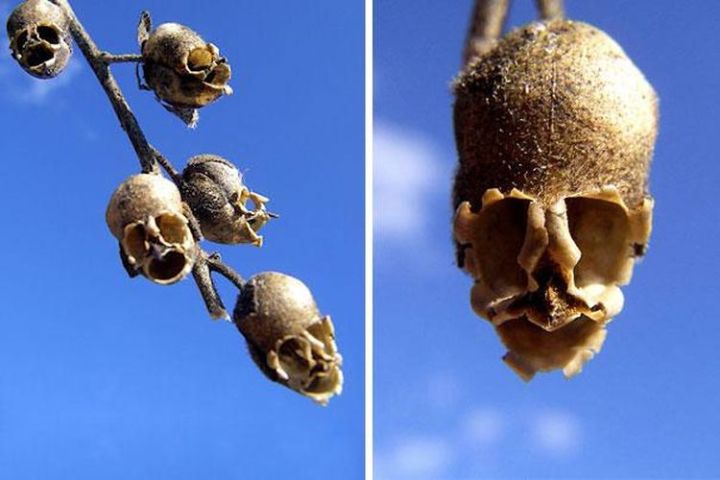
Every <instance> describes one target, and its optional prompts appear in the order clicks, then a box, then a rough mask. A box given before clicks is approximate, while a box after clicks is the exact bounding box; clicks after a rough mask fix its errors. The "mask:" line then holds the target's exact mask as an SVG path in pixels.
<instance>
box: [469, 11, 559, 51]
mask: <svg viewBox="0 0 720 480" xmlns="http://www.w3.org/2000/svg"><path fill="white" fill-rule="evenodd" d="M538 1H540V2H541V3H543V2H542V0H538ZM551 3H552V2H551ZM509 6H510V0H475V7H474V9H473V14H472V17H471V20H470V29H469V30H468V35H467V38H466V40H465V49H464V51H463V65H467V64H468V63H470V62H471V61H472V60H473V59H474V58H476V57H478V56H480V55H482V54H483V53H485V52H487V51H488V50H489V49H490V48H491V47H492V46H493V45H494V43H495V40H497V39H498V37H500V34H502V29H503V24H504V23H505V17H506V16H507V12H508V8H509Z"/></svg>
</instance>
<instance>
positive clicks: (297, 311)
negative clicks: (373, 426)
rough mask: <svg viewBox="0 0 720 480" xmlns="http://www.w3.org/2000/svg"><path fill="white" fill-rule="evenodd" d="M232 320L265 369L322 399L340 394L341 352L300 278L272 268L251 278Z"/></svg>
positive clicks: (329, 325) (274, 377) (273, 377)
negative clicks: (271, 270)
mask: <svg viewBox="0 0 720 480" xmlns="http://www.w3.org/2000/svg"><path fill="white" fill-rule="evenodd" d="M233 320H234V322H235V324H236V325H237V327H238V329H239V330H240V332H241V333H242V334H243V336H244V337H245V339H246V340H247V343H248V347H249V349H250V353H251V354H252V357H253V360H254V361H255V363H256V364H257V365H258V367H260V369H261V370H262V371H263V373H264V374H265V375H266V376H267V377H268V378H270V379H271V380H273V381H275V382H279V383H281V384H283V385H285V386H287V387H289V388H291V389H293V390H295V391H297V392H298V393H300V394H302V395H305V396H307V397H310V398H311V399H312V400H314V401H316V402H318V403H320V404H322V405H325V404H327V402H328V400H329V399H330V397H332V396H333V395H337V394H340V392H341V390H342V382H343V376H342V371H341V370H340V365H341V364H342V358H341V357H340V354H338V352H337V347H336V346H335V332H334V329H333V324H332V321H331V320H330V317H329V316H321V315H320V313H319V311H318V308H317V305H316V304H315V299H314V298H313V296H312V293H311V292H310V290H309V289H308V288H307V287H306V286H305V284H304V283H302V282H301V281H300V280H298V279H296V278H293V277H291V276H289V275H284V274H282V273H275V272H265V273H260V274H258V275H256V276H254V277H253V278H251V279H250V280H249V281H248V282H247V284H246V285H245V286H244V287H243V290H242V293H241V294H240V296H239V297H238V301H237V305H236V306H235V312H234V314H233Z"/></svg>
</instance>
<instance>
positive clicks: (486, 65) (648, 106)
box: [453, 20, 657, 380]
mask: <svg viewBox="0 0 720 480" xmlns="http://www.w3.org/2000/svg"><path fill="white" fill-rule="evenodd" d="M455 94H456V101H455V135H456V142H457V147H458V152H459V158H460V165H459V167H458V170H457V174H456V177H455V187H454V205H455V208H456V214H455V221H454V226H453V231H454V237H455V241H456V245H457V250H458V263H459V266H460V267H461V268H463V269H464V270H466V271H467V272H468V273H469V274H470V275H471V276H472V277H473V279H474V285H473V288H472V292H471V303H472V307H473V309H474V310H475V312H476V313H477V314H478V315H480V316H482V317H484V318H486V319H488V320H490V321H491V322H492V324H493V325H494V326H495V328H496V331H497V333H498V335H499V336H500V338H501V340H502V341H503V343H504V344H505V346H506V347H507V348H508V350H509V352H508V354H507V355H506V356H505V358H504V360H505V361H506V362H507V363H508V364H509V366H510V367H512V368H513V369H514V370H515V371H516V372H517V373H518V374H519V375H520V376H521V377H522V378H524V379H525V380H529V379H530V378H532V376H533V375H534V374H535V373H536V372H538V371H548V370H554V369H562V370H563V372H564V373H565V375H566V376H568V377H570V376H572V375H575V374H577V373H578V372H580V371H581V369H582V366H583V364H584V363H585V362H587V361H588V360H589V359H590V358H592V356H593V355H594V354H595V353H597V352H598V351H600V348H601V347H602V344H603V341H604V339H605V335H606V332H605V325H606V324H607V323H608V322H609V321H610V320H611V319H612V318H613V317H614V316H616V315H617V314H619V313H620V311H621V310H622V307H623V294H622V292H621V290H620V288H619V287H620V286H621V285H625V284H627V283H628V282H629V281H630V277H631V273H632V269H633V265H634V262H635V258H636V257H638V256H641V255H642V254H644V252H645V249H646V246H647V243H648V239H649V236H650V230H651V218H652V207H653V201H652V199H651V198H650V195H649V192H648V189H647V185H648V173H649V166H650V160H651V157H652V152H653V148H654V143H655V138H656V135H657V98H656V95H655V92H654V91H653V89H652V87H651V86H650V84H649V83H648V82H647V81H646V80H645V78H644V77H643V75H642V73H641V72H640V71H639V70H638V69H637V68H636V67H635V65H634V64H633V63H632V62H631V61H630V60H629V59H628V58H627V56H626V55H625V53H624V52H623V50H622V49H621V48H620V47H619V46H618V45H617V43H615V42H614V41H613V40H612V39H611V38H610V37H608V36H607V35H606V34H605V33H603V32H601V31H600V30H598V29H596V28H594V27H592V26H590V25H587V24H584V23H580V22H572V21H567V20H555V21H551V22H546V23H534V24H531V25H528V26H525V27H523V28H521V29H518V30H516V31H514V32H512V33H510V34H509V35H508V36H507V37H505V38H504V39H502V40H500V41H499V42H498V44H497V45H496V47H495V48H493V49H491V50H490V51H489V52H487V53H486V54H484V55H482V56H480V57H479V58H477V59H475V60H474V61H472V62H471V63H470V64H469V65H468V66H467V67H466V69H465V70H464V71H463V72H462V73H461V74H460V76H459V77H458V79H457V81H456V83H455Z"/></svg>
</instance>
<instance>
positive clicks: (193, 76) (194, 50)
mask: <svg viewBox="0 0 720 480" xmlns="http://www.w3.org/2000/svg"><path fill="white" fill-rule="evenodd" d="M141 48H142V55H143V72H144V74H145V81H146V82H147V84H148V86H149V87H150V88H151V89H152V90H154V91H155V94H156V95H157V96H158V97H159V98H160V99H161V100H163V101H164V102H167V103H168V104H169V105H172V106H174V107H181V108H200V107H204V106H205V105H207V104H208V103H210V102H213V101H215V100H217V99H218V98H220V96H222V95H230V94H232V89H231V88H230V86H229V85H228V81H229V80H230V75H231V70H230V65H229V64H228V63H227V61H226V60H225V58H223V57H221V56H220V51H219V50H218V48H217V47H216V46H215V45H213V44H212V43H206V42H205V41H204V40H203V39H202V37H200V35H198V34H197V33H195V32H194V31H193V30H191V29H189V28H188V27H185V26H183V25H179V24H177V23H164V24H162V25H160V26H158V27H157V28H156V29H155V30H154V31H153V32H152V33H150V35H149V37H148V38H147V39H146V40H145V41H144V42H143V43H142V45H141Z"/></svg>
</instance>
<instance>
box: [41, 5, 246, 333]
mask: <svg viewBox="0 0 720 480" xmlns="http://www.w3.org/2000/svg"><path fill="white" fill-rule="evenodd" d="M50 1H51V2H52V3H54V4H55V5H57V6H59V7H60V8H62V9H63V11H64V12H65V14H66V15H67V18H68V21H69V24H70V32H71V33H72V36H73V38H74V39H75V42H76V43H77V45H78V47H79V48H80V51H81V52H82V54H83V56H85V59H86V60H87V62H88V64H89V65H90V68H91V69H92V70H93V72H94V73H95V76H96V77H97V79H98V80H99V81H100V85H101V86H102V88H103V90H105V93H106V94H107V97H108V99H109V100H110V103H111V104H112V106H113V109H114V110H115V114H116V115H117V117H118V120H119V121H120V125H121V126H122V128H123V130H125V133H126V134H127V136H128V138H129V140H130V143H131V144H132V146H133V148H134V149H135V152H136V153H137V156H138V160H139V161H140V167H141V168H142V171H143V172H145V173H151V172H158V169H159V168H158V165H160V166H161V167H162V168H163V169H164V170H165V171H166V172H167V173H168V175H169V176H170V178H171V179H172V180H173V182H175V184H176V185H178V187H179V186H180V182H181V181H182V176H181V175H180V173H179V172H178V171H177V170H176V169H175V167H173V165H172V163H171V162H170V161H169V160H168V159H167V158H166V157H165V156H163V155H162V154H161V153H160V152H159V151H158V150H157V149H156V148H155V147H153V146H152V145H150V143H149V142H148V141H147V138H146V137H145V134H144V133H143V131H142V129H141V128H140V124H139V123H138V121H137V118H136V117H135V115H134V114H133V113H132V110H130V105H128V103H127V100H125V96H124V95H123V93H122V91H121V90H120V86H119V85H118V84H117V82H116V81H115V78H114V77H113V75H112V73H111V72H110V64H112V63H121V62H126V63H128V62H140V61H142V56H141V55H135V54H127V55H112V54H110V53H108V52H103V51H101V50H100V49H99V48H98V47H97V45H96V44H95V42H94V41H93V40H92V38H91V37H90V35H89V34H88V33H87V31H86V30H85V28H84V27H83V26H82V24H81V23H80V20H78V18H77V16H76V15H75V12H74V11H73V9H72V7H71V6H70V3H69V2H68V1H67V0H50ZM187 210H188V212H187V215H188V218H189V220H190V224H191V226H192V227H193V228H192V230H193V235H194V237H195V239H196V240H198V241H199V240H201V238H202V235H201V233H200V230H199V228H198V224H197V220H195V218H194V217H193V215H192V212H191V211H189V209H187ZM197 248H198V254H197V259H196V261H195V264H194V265H193V270H192V275H193V278H194V279H195V283H196V284H197V287H198V290H199V291H200V294H201V295H202V298H203V300H204V302H205V306H206V307H207V310H208V312H209V313H210V316H211V317H212V318H215V319H221V318H223V319H229V318H230V316H229V315H228V312H227V310H225V305H224V304H223V302H222V299H221V298H220V295H219V294H218V292H217V288H215V283H214V282H213V280H212V276H211V275H210V272H211V270H212V271H213V272H217V273H220V274H221V275H223V276H225V277H226V278H228V279H229V280H230V281H231V282H232V283H233V284H234V285H235V286H237V288H238V289H242V286H243V285H244V281H243V279H242V277H241V276H240V275H238V274H237V273H236V272H235V271H234V270H233V269H232V268H231V267H229V266H227V265H225V264H223V263H222V261H221V260H220V256H219V255H217V254H212V255H208V254H207V253H206V252H205V251H204V250H202V249H201V248H200V247H199V246H198V247H197Z"/></svg>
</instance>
